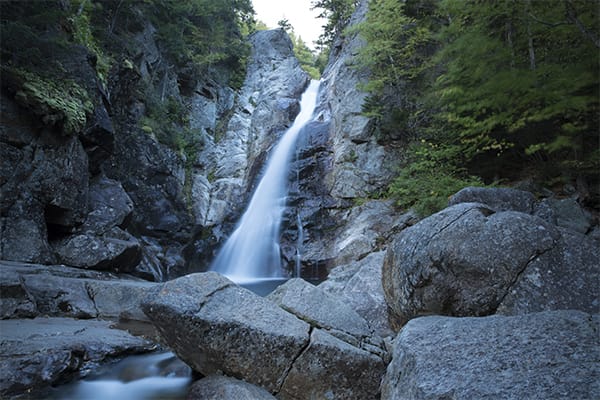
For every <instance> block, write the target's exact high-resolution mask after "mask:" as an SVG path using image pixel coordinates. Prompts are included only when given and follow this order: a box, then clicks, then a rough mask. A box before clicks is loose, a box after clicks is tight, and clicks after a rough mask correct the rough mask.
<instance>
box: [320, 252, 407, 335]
mask: <svg viewBox="0 0 600 400" xmlns="http://www.w3.org/2000/svg"><path fill="white" fill-rule="evenodd" d="M384 258H385V251H378V252H375V253H371V254H369V255H368V256H366V257H365V258H363V259H361V260H358V261H354V262H351V263H349V264H346V265H340V266H337V267H335V268H334V269H333V270H331V272H330V274H329V276H328V277H327V279H326V280H325V281H324V282H322V283H320V284H319V288H321V289H322V290H323V291H325V292H326V293H329V294H332V295H334V296H338V297H340V298H341V299H342V300H343V301H344V302H345V303H347V304H348V305H349V306H350V307H351V308H352V309H353V310H354V311H356V313H357V314H358V315H360V316H361V317H363V318H364V319H365V320H366V321H367V322H368V324H369V326H370V327H371V328H372V329H373V331H374V333H375V334H376V335H378V336H379V337H382V338H383V337H387V336H392V335H394V334H395V333H394V331H393V330H392V327H391V324H390V315H389V312H388V305H387V303H386V302H385V296H384V294H383V285H382V283H381V270H382V267H383V260H384Z"/></svg>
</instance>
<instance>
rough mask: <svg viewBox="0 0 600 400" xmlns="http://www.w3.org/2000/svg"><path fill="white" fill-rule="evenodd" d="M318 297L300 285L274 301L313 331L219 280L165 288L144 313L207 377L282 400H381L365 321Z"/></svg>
mask: <svg viewBox="0 0 600 400" xmlns="http://www.w3.org/2000/svg"><path fill="white" fill-rule="evenodd" d="M292 289H294V290H292ZM319 292H320V290H319V289H318V288H316V287H314V286H312V285H310V284H308V283H306V282H304V281H302V280H298V279H297V280H294V281H292V283H291V284H290V285H289V286H288V288H287V289H285V288H284V289H283V290H282V291H280V292H279V293H276V294H274V298H275V299H278V301H279V302H280V303H281V304H282V305H283V307H284V308H286V309H289V310H291V311H293V312H294V313H296V315H298V316H299V317H300V318H302V319H304V320H305V321H307V322H308V323H307V322H305V321H303V320H301V319H299V318H297V317H296V316H294V315H292V314H291V313H289V312H287V311H285V310H284V309H282V308H280V307H278V306H277V305H276V304H275V303H273V302H272V301H269V300H267V299H265V298H262V297H259V296H257V295H255V294H254V293H252V292H250V291H249V290H247V289H243V288H241V287H239V286H237V285H235V284H234V283H232V282H231V281H229V280H228V279H226V278H224V277H223V276H221V275H219V274H216V273H214V272H207V273H200V274H192V275H188V276H185V277H182V278H178V279H176V280H173V281H170V282H167V283H164V284H162V285H160V286H159V287H157V289H156V290H155V291H154V292H152V293H150V294H149V296H148V298H147V299H146V300H145V302H144V305H143V307H144V311H145V312H146V313H147V315H148V316H149V317H150V319H151V320H152V322H153V323H154V324H155V326H156V327H157V328H158V330H159V332H160V334H161V336H162V337H163V339H164V340H165V342H166V343H167V344H168V345H169V346H170V347H171V348H172V349H173V350H174V351H175V353H176V354H177V355H178V356H179V357H180V358H181V359H182V360H184V361H185V362H186V363H188V364H189V365H190V366H192V368H194V369H195V370H196V371H198V372H200V373H201V374H203V375H211V374H225V375H228V376H232V377H236V378H238V379H243V380H244V381H246V382H248V383H251V384H253V385H257V386H261V387H263V388H264V389H266V390H268V391H269V392H270V393H272V394H274V395H276V396H277V397H278V398H281V399H315V398H330V399H346V398H364V399H371V398H373V399H374V398H377V396H378V393H379V382H380V379H381V376H382V375H383V372H384V369H385V363H384V361H383V359H382V356H381V355H380V354H377V353H378V352H381V351H382V350H381V348H380V347H378V346H376V345H373V344H371V343H369V338H363V336H362V335H365V334H369V331H368V328H367V324H366V322H365V321H364V320H363V319H362V318H360V317H359V316H358V315H356V314H355V313H354V312H353V311H352V310H350V309H349V308H346V307H344V306H343V303H342V304H340V303H339V301H336V299H335V298H331V297H329V296H328V295H326V294H325V293H319ZM307 294H308V296H309V297H308V298H305V299H304V301H305V304H302V301H301V296H302V295H307ZM313 295H314V298H311V297H310V296H313ZM319 302H322V303H323V304H318V303H319ZM327 306H332V307H333V310H327V309H326V308H327ZM312 307H314V308H315V309H314V310H311V308H312ZM336 312H340V313H341V314H339V315H336ZM334 326H335V328H334ZM320 327H322V328H320ZM344 330H345V331H344ZM346 331H348V332H351V333H352V334H350V333H348V332H346ZM333 335H336V336H337V337H336V336H333ZM353 335H355V336H358V337H361V339H362V343H357V342H358V340H357V339H355V336H353ZM338 337H341V338H343V339H344V340H341V339H339V338H338ZM350 343H357V345H361V346H362V347H363V348H364V349H363V348H359V347H358V346H354V345H352V344H350Z"/></svg>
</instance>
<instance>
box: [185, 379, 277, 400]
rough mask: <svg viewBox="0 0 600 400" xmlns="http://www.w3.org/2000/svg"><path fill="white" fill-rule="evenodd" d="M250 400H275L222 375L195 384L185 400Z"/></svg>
mask: <svg viewBox="0 0 600 400" xmlns="http://www.w3.org/2000/svg"><path fill="white" fill-rule="evenodd" d="M223 399H252V400H275V397H273V396H272V395H271V393H269V392H267V391H266V390H264V389H263V388H260V387H258V386H254V385H252V384H250V383H247V382H244V381H241V380H239V379H235V378H230V377H228V376H222V375H211V376H208V377H206V378H203V379H200V380H199V381H197V382H195V383H194V384H193V385H192V387H191V388H190V390H189V392H188V395H187V400H223Z"/></svg>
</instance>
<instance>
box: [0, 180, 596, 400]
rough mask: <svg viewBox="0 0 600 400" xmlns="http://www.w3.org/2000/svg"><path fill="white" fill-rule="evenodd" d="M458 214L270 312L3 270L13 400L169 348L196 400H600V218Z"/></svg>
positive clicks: (568, 206)
mask: <svg viewBox="0 0 600 400" xmlns="http://www.w3.org/2000/svg"><path fill="white" fill-rule="evenodd" d="M450 204H451V205H450V206H449V207H448V208H446V209H445V210H443V211H441V212H439V213H437V214H434V215H433V216H431V217H429V218H426V219H424V220H422V221H420V222H418V223H416V224H414V225H413V226H410V227H407V228H405V229H402V230H401V231H400V232H399V233H397V234H395V235H394V237H393V240H392V241H391V243H390V244H389V246H388V247H387V250H382V251H378V252H373V253H371V254H369V255H368V256H367V257H364V258H362V259H360V260H356V261H353V262H351V263H349V264H345V265H341V266H338V267H336V268H335V269H334V270H333V271H332V273H331V274H330V277H329V279H327V280H325V281H324V282H322V283H321V284H319V285H313V284H311V283H308V282H306V281H304V280H302V279H291V280H289V281H287V282H286V283H285V284H283V285H281V286H280V287H278V288H277V289H276V290H275V291H274V292H272V293H271V294H270V295H268V296H267V297H261V296H258V295H256V294H255V293H253V292H252V291H250V290H248V289H245V288H243V287H240V286H238V285H236V284H235V283H233V282H231V281H229V280H227V279H226V278H224V277H223V276H221V275H219V274H217V273H213V272H208V273H196V274H191V275H187V276H184V277H181V278H178V279H175V280H172V281H169V282H165V283H149V282H144V281H141V280H139V279H132V278H129V277H124V276H117V275H114V274H110V273H106V272H94V271H84V270H80V269H74V268H68V267H64V266H40V265H32V264H22V263H14V262H2V265H1V266H0V267H1V269H0V271H1V274H0V285H1V286H0V288H1V291H0V297H1V300H2V301H1V303H0V304H1V306H2V307H1V311H2V317H3V318H4V319H3V320H2V321H0V327H1V328H0V329H1V331H0V332H2V340H1V342H0V350H1V354H2V357H1V358H0V370H1V371H2V373H1V374H0V375H1V377H2V384H1V386H0V391H1V394H2V397H3V398H43V397H44V396H45V395H49V394H50V393H52V390H51V387H52V386H56V385H61V384H64V383H66V382H69V381H72V380H74V379H79V378H82V377H85V376H89V375H90V374H91V373H92V372H93V371H94V370H96V369H97V368H99V367H100V366H106V365H108V366H114V365H115V364H114V362H115V361H116V360H119V359H121V358H123V357H124V356H126V355H131V354H140V353H148V352H152V351H155V350H156V349H157V348H162V349H170V350H172V351H173V352H174V353H175V354H176V355H177V356H178V357H179V358H180V359H181V360H183V361H184V362H185V364H187V365H188V366H189V367H190V368H191V369H192V370H194V371H195V373H194V375H193V376H194V378H193V380H194V382H193V384H192V385H191V387H190V389H189V392H188V394H187V398H188V399H223V398H231V399H236V398H253V399H262V398H264V399H269V398H279V399H448V398H457V399H458V398H489V399H492V398H494V399H495V398H507V399H523V398H532V399H550V398H578V399H591V398H597V397H598V395H599V394H600V385H599V384H598V382H600V379H599V378H600V346H599V343H598V338H599V336H598V332H599V328H600V325H599V323H600V318H599V317H598V307H599V303H598V278H599V275H598V265H599V264H600V250H599V246H598V243H599V242H598V239H597V237H596V235H597V227H594V226H593V224H594V222H593V219H591V218H590V216H589V215H588V214H586V213H585V211H583V210H581V209H577V208H574V206H573V203H572V202H571V200H570V199H563V200H543V201H537V200H536V199H535V198H534V197H533V196H531V194H530V193H528V192H523V191H517V190H512V189H475V188H467V189H464V190H463V191H461V192H459V193H458V194H456V195H455V196H454V197H453V198H452V199H451V202H450ZM565 210H567V211H568V212H565ZM574 210H578V211H577V212H574ZM584 228H585V229H584ZM583 231H585V233H583ZM119 321H121V323H119ZM125 321H129V322H130V324H129V325H127V324H124V323H123V322H125ZM131 322H134V323H133V324H131ZM150 324H151V325H150ZM134 326H135V327H138V328H139V327H140V326H146V327H150V326H152V327H154V328H155V329H156V330H153V329H148V330H146V331H140V330H139V329H132V327H134ZM127 329H129V331H130V332H131V333H130V332H128V331H127Z"/></svg>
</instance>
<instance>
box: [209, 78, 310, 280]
mask: <svg viewBox="0 0 600 400" xmlns="http://www.w3.org/2000/svg"><path fill="white" fill-rule="evenodd" d="M318 89H319V82H318V81H311V83H310V85H309V87H308V88H307V89H306V91H305V92H304V94H303V95H302V100H301V102H300V113H299V114H298V116H297V117H296V119H295V120H294V123H293V124H292V126H291V127H290V128H289V129H288V130H287V131H286V132H285V134H284V135H283V137H282V138H281V140H280V142H279V144H278V145H277V146H276V147H275V149H274V151H273V153H272V154H271V156H270V158H269V161H268V163H267V168H266V170H265V173H264V176H263V177H262V179H261V180H260V182H259V184H258V187H257V188H256V190H255V192H254V195H253V196H252V200H250V204H249V205H248V208H247V209H246V212H245V213H244V215H243V216H242V218H241V219H240V222H239V223H238V226H237V228H236V229H235V231H234V232H233V233H232V234H231V236H230V237H229V239H227V242H225V245H224V246H223V247H222V248H221V250H220V251H219V254H218V255H217V258H216V259H215V260H214V262H213V264H212V266H211V268H210V269H211V271H216V272H219V273H221V274H223V275H225V276H227V277H228V278H229V279H231V280H232V281H234V282H237V283H248V282H254V281H256V280H264V279H274V280H277V279H281V278H282V275H283V274H282V270H281V255H280V251H279V228H280V225H281V217H282V215H283V211H284V210H285V206H286V196H287V191H288V182H287V177H288V169H289V164H290V158H291V155H292V154H293V150H294V145H295V144H296V138H297V137H298V133H299V132H300V129H301V128H302V127H303V126H304V125H305V124H306V123H307V122H309V121H310V119H311V117H312V113H313V111H314V108H315V105H316V101H317V92H318Z"/></svg>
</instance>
